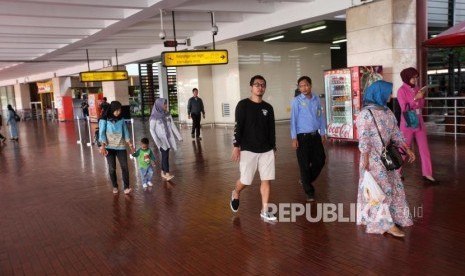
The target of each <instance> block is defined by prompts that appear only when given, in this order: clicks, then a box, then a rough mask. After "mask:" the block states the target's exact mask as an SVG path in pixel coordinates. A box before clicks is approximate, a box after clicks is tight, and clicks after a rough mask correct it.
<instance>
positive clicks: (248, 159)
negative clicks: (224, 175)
mask: <svg viewBox="0 0 465 276" xmlns="http://www.w3.org/2000/svg"><path fill="white" fill-rule="evenodd" d="M257 167H258V172H259V173H260V180H262V181H263V180H274V178H275V164H274V151H273V150H270V151H268V152H264V153H255V152H251V151H246V150H244V151H241V159H240V162H239V170H240V172H241V178H240V179H239V181H241V183H242V184H244V185H250V184H252V181H253V178H254V176H255V172H256V171H257Z"/></svg>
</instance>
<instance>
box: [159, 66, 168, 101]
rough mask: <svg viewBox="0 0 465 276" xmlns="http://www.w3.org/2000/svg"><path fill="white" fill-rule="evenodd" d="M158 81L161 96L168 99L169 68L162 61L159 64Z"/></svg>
mask: <svg viewBox="0 0 465 276" xmlns="http://www.w3.org/2000/svg"><path fill="white" fill-rule="evenodd" d="M158 83H159V88H160V98H165V99H168V70H167V68H166V67H165V66H163V65H162V64H161V63H159V64H158Z"/></svg>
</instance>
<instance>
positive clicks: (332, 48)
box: [329, 45, 341, 50]
mask: <svg viewBox="0 0 465 276" xmlns="http://www.w3.org/2000/svg"><path fill="white" fill-rule="evenodd" d="M329 49H331V50H341V46H339V45H334V46H329Z"/></svg>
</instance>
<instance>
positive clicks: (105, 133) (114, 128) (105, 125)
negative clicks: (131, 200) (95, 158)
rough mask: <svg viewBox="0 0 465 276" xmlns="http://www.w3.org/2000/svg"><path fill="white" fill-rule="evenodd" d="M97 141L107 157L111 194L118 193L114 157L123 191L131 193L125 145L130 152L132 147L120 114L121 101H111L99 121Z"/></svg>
mask: <svg viewBox="0 0 465 276" xmlns="http://www.w3.org/2000/svg"><path fill="white" fill-rule="evenodd" d="M99 142H100V143H101V146H100V153H101V154H102V155H103V156H105V157H106V158H107V163H108V173H109V174H110V179H111V184H112V185H113V194H118V182H117V178H116V159H118V162H119V164H120V167H121V171H122V174H123V184H124V193H125V194H129V193H131V188H130V187H129V168H128V157H127V156H128V155H127V150H126V145H127V146H129V148H130V150H131V153H132V152H133V151H134V149H133V146H132V143H131V140H130V135H129V130H128V127H127V125H126V123H125V122H124V119H123V116H122V114H121V103H120V102H118V101H113V102H111V104H110V109H109V112H108V114H107V117H106V118H101V119H100V121H99Z"/></svg>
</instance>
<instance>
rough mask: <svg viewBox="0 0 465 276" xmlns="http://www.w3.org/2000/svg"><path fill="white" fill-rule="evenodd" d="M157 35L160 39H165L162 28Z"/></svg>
mask: <svg viewBox="0 0 465 276" xmlns="http://www.w3.org/2000/svg"><path fill="white" fill-rule="evenodd" d="M158 37H159V38H160V39H161V40H165V38H166V33H165V31H164V30H162V31H161V32H160V33H159V34H158Z"/></svg>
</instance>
